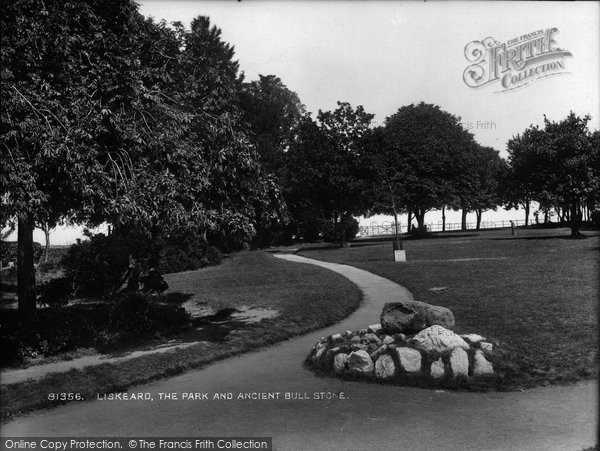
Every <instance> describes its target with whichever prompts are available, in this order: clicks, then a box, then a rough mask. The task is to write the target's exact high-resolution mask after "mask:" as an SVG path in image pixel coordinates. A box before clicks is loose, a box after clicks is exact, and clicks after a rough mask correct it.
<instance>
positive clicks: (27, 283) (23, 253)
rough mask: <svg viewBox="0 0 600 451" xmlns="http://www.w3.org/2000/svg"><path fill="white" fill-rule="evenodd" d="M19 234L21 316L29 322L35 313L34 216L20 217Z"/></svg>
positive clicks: (18, 257)
mask: <svg viewBox="0 0 600 451" xmlns="http://www.w3.org/2000/svg"><path fill="white" fill-rule="evenodd" d="M18 227H19V231H18V234H17V239H18V242H17V296H18V300H19V317H20V318H21V320H22V321H24V322H28V321H29V320H31V319H32V318H33V317H34V315H35V267H34V262H33V228H34V224H33V218H32V217H31V215H27V216H25V217H19V226H18Z"/></svg>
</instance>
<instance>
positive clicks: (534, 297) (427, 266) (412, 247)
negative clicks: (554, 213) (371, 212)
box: [301, 229, 600, 390]
mask: <svg viewBox="0 0 600 451" xmlns="http://www.w3.org/2000/svg"><path fill="white" fill-rule="evenodd" d="M585 233H586V234H587V235H588V238H587V239H579V240H572V239H567V236H568V234H569V231H568V230H567V229H552V230H543V229H542V230H540V229H538V230H519V231H518V236H516V237H512V236H511V235H510V231H506V230H502V231H489V232H465V233H452V234H438V235H435V236H434V237H431V238H423V239H418V240H416V239H415V240H405V242H404V248H405V250H406V255H407V262H406V263H395V262H393V261H392V259H393V256H392V243H391V242H387V243H373V244H366V243H360V242H359V241H358V240H357V242H355V243H353V245H352V247H350V248H341V249H314V250H303V251H302V252H301V254H302V255H304V256H306V257H310V258H315V259H319V260H326V261H331V262H336V263H344V264H348V265H352V266H356V267H359V268H362V269H365V270H367V271H370V272H373V273H375V274H379V275H381V276H383V277H386V278H388V279H390V280H393V281H394V282H397V283H399V284H401V285H403V286H405V287H407V288H408V289H409V290H410V291H411V292H412V293H413V295H414V297H415V299H416V300H418V301H423V302H427V303H430V304H435V305H441V306H444V307H447V308H449V309H450V310H452V312H453V313H454V316H455V319H456V331H457V332H458V333H477V334H481V335H483V336H485V337H487V338H488V339H489V340H492V341H493V342H495V343H496V344H497V346H496V350H497V353H496V357H497V358H496V359H495V361H494V364H495V367H496V370H497V372H498V374H499V375H500V376H501V378H499V379H498V380H497V381H496V382H495V384H496V386H495V387H494V388H496V389H500V390H515V389H519V388H524V387H531V386H535V385H546V384H548V383H562V382H573V381H577V380H582V379H593V378H597V377H598V352H597V349H598V299H599V293H598V288H599V283H598V277H599V271H600V269H599V258H598V257H599V255H600V254H599V250H600V248H599V236H598V233H597V232H590V231H588V232H585ZM470 259H480V260H470ZM452 260H454V261H452ZM433 288H438V289H439V288H442V289H441V290H433V291H432V289H433ZM377 320H378V318H373V321H374V322H376V321H377Z"/></svg>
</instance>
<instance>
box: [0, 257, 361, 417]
mask: <svg viewBox="0 0 600 451" xmlns="http://www.w3.org/2000/svg"><path fill="white" fill-rule="evenodd" d="M166 279H167V281H168V283H169V285H170V289H169V291H168V292H167V295H168V299H169V300H170V302H184V301H189V300H196V301H198V302H199V303H200V304H201V305H202V306H204V307H207V308H212V309H214V310H219V309H235V308H238V307H242V306H246V307H253V308H261V309H265V310H275V311H277V312H278V315H277V316H275V317H272V318H268V319H263V320H262V321H260V322H257V323H250V324H247V325H246V326H244V327H242V326H240V327H239V328H238V329H237V330H235V331H232V332H231V333H229V334H227V335H226V336H224V337H221V338H219V339H215V338H213V339H212V340H211V341H202V342H200V343H198V344H195V345H193V346H191V347H188V348H185V349H180V350H177V351H174V352H167V353H163V354H153V355H147V356H144V357H139V358H136V359H131V360H128V361H125V362H120V363H118V364H110V363H105V364H103V365H99V366H94V367H88V368H85V369H83V370H71V371H69V372H67V373H61V374H54V375H48V376H47V377H44V378H42V379H40V380H34V381H29V382H28V381H25V382H22V383H17V384H10V385H2V387H1V395H2V404H1V407H0V409H1V415H2V419H3V420H6V419H7V418H10V417H11V416H13V415H18V414H19V413H23V412H27V411H31V410H34V409H39V408H45V407H51V406H53V405H56V402H55V401H49V400H48V399H47V398H46V395H47V394H48V393H57V392H58V393H63V392H66V393H81V394H82V395H83V397H84V398H85V399H90V398H94V397H95V396H96V394H97V393H99V394H101V393H108V392H112V391H121V390H125V389H126V388H128V387H131V386H133V385H136V384H141V383H145V382H148V381H151V380H155V379H159V378H163V377H168V376H172V375H175V374H178V373H181V372H183V371H186V370H188V369H191V368H198V367H201V366H203V365H206V364H208V363H210V362H213V361H215V360H219V359H223V358H225V357H228V356H232V355H236V354H240V353H243V352H247V351H250V350H253V349H257V348H259V347H262V346H265V345H268V344H272V343H276V342H278V341H282V340H286V339H288V338H290V337H293V336H295V335H300V334H304V333H307V332H309V331H312V330H315V329H320V328H323V327H326V326H329V325H331V324H334V323H336V322H338V321H340V320H341V319H343V318H344V317H346V316H348V315H349V314H350V313H351V312H352V311H353V310H355V309H356V308H357V307H358V305H359V303H360V299H361V294H360V291H359V290H358V289H357V288H356V286H355V285H354V284H352V283H351V282H350V281H349V280H347V279H346V278H344V277H343V276H341V275H339V274H336V273H334V272H332V271H328V270H326V269H323V268H319V267H316V266H312V265H298V264H295V263H290V262H286V261H284V260H280V259H275V258H274V257H273V256H272V255H270V254H268V253H265V252H246V253H240V254H237V255H235V256H232V257H230V258H228V259H226V260H225V261H224V262H223V264H222V265H220V266H215V267H210V268H206V269H203V270H200V271H190V272H185V273H179V274H170V275H167V276H166ZM187 338H188V339H189V337H187ZM307 352H308V350H307Z"/></svg>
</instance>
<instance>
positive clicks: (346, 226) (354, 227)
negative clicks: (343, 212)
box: [340, 215, 360, 241]
mask: <svg viewBox="0 0 600 451" xmlns="http://www.w3.org/2000/svg"><path fill="white" fill-rule="evenodd" d="M340 227H341V229H342V234H343V236H344V241H351V240H353V239H354V238H356V235H357V234H358V231H359V230H360V229H359V226H358V221H357V220H356V219H354V218H353V217H352V216H350V215H347V216H344V217H343V218H342V220H341V221H340Z"/></svg>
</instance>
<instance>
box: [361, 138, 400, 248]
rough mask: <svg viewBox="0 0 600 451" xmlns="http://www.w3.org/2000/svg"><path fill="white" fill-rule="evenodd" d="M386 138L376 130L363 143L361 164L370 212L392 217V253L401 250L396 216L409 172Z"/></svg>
mask: <svg viewBox="0 0 600 451" xmlns="http://www.w3.org/2000/svg"><path fill="white" fill-rule="evenodd" d="M386 138H387V136H386V133H385V129H384V128H383V127H375V128H373V129H372V130H371V131H370V133H368V134H367V135H366V136H365V139H364V144H363V152H364V155H363V161H364V170H365V175H366V176H367V180H368V182H367V183H368V186H369V187H370V195H369V196H370V198H371V200H372V205H371V208H370V210H371V211H373V212H374V213H383V214H391V215H393V216H394V235H395V244H394V246H395V249H403V245H402V238H401V233H400V226H399V224H398V214H399V213H401V211H402V210H403V205H404V202H405V199H406V197H407V193H406V189H405V180H406V173H407V172H408V169H407V168H406V167H405V164H406V162H405V161H404V160H403V159H402V158H401V156H400V154H399V153H398V152H396V151H395V150H394V149H395V148H394V146H393V145H391V143H390V142H389V141H388V140H387V139H386ZM409 222H410V221H409Z"/></svg>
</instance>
